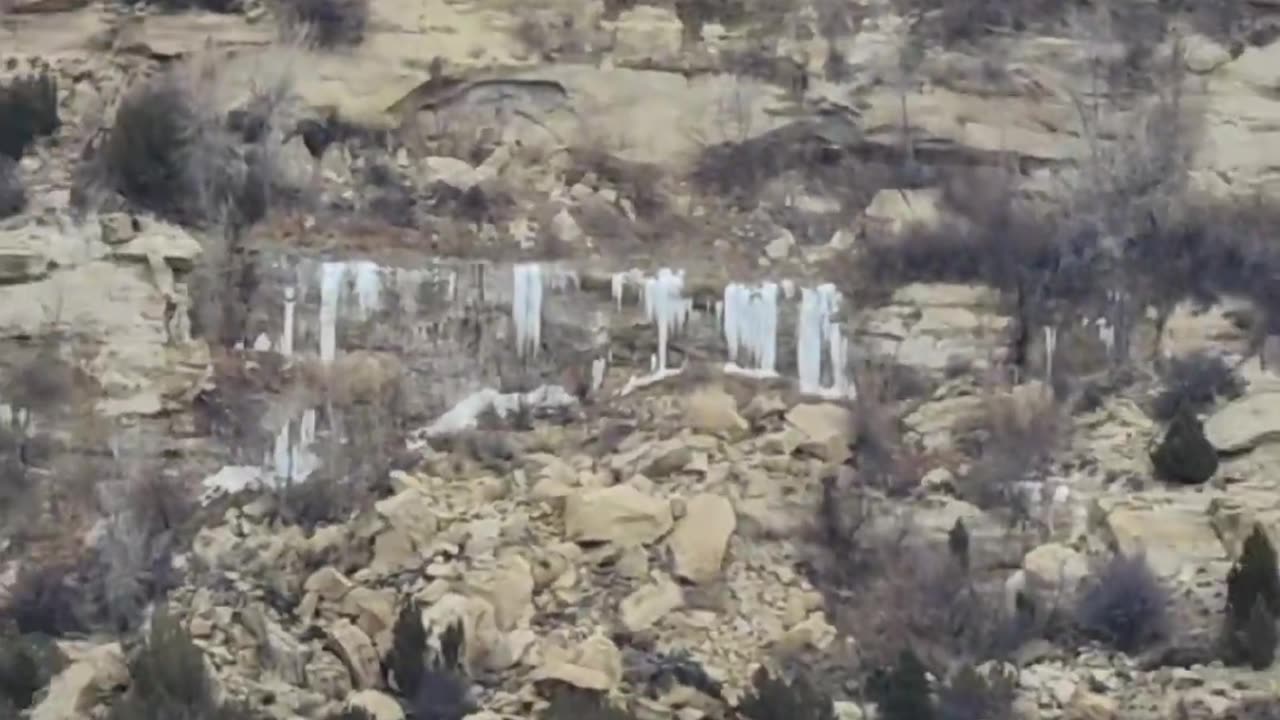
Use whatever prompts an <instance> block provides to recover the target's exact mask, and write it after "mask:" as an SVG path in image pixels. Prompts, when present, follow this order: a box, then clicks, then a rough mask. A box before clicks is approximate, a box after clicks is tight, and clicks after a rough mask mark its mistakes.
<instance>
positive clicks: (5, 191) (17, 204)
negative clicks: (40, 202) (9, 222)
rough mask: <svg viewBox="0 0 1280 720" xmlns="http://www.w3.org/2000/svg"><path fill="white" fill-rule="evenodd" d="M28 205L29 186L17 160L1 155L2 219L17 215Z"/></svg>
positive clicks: (0, 214) (0, 202)
mask: <svg viewBox="0 0 1280 720" xmlns="http://www.w3.org/2000/svg"><path fill="white" fill-rule="evenodd" d="M26 206H27V188H26V186H25V185H23V184H22V173H21V172H19V170H18V163H17V161H16V160H11V159H10V158H8V157H7V156H4V155H0V220H3V219H4V218H7V217H9V216H11V215H17V214H18V213H20V212H22V210H23V208H25V207H26Z"/></svg>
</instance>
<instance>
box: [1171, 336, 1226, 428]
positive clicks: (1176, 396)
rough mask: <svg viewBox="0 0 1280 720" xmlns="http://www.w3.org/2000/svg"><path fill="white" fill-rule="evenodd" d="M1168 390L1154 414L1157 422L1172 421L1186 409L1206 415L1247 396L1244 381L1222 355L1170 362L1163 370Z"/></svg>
mask: <svg viewBox="0 0 1280 720" xmlns="http://www.w3.org/2000/svg"><path fill="white" fill-rule="evenodd" d="M1160 379H1161V381H1162V383H1163V385H1164V388H1163V389H1162V390H1161V391H1160V394H1159V395H1157V396H1156V398H1155V401H1154V402H1153V404H1152V410H1153V413H1154V415H1155V417H1156V419H1157V420H1162V421H1166V422H1167V421H1169V420H1171V419H1173V417H1174V415H1176V414H1177V413H1178V411H1179V410H1180V409H1182V408H1186V409H1187V410H1190V411H1191V412H1192V413H1199V412H1203V411H1204V410H1207V409H1209V408H1210V407H1212V406H1213V404H1214V403H1215V402H1217V401H1218V400H1219V399H1222V400H1234V399H1236V398H1238V397H1240V395H1241V394H1242V393H1244V389H1245V384H1244V379H1243V378H1241V377H1240V375H1239V373H1237V372H1236V371H1235V369H1234V368H1232V367H1231V366H1230V365H1228V364H1227V361H1226V360H1224V359H1223V358H1222V357H1221V356H1220V355H1216V354H1213V353H1209V352H1206V351H1199V352H1194V353H1191V354H1190V355H1186V356H1183V357H1175V358H1170V359H1169V361H1168V363H1167V364H1165V365H1164V367H1163V368H1161V373H1160Z"/></svg>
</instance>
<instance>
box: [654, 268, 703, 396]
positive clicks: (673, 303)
mask: <svg viewBox="0 0 1280 720" xmlns="http://www.w3.org/2000/svg"><path fill="white" fill-rule="evenodd" d="M692 311H693V301H691V300H689V299H688V298H686V297H684V271H683V270H679V271H676V272H672V271H671V270H668V269H667V268H662V269H661V270H659V271H658V274H657V275H654V276H653V277H650V278H645V281H644V314H645V316H646V317H648V318H649V319H650V320H652V321H653V324H654V325H656V326H657V327H658V355H657V357H656V358H655V359H654V361H653V362H652V363H651V364H652V370H653V372H654V373H665V372H667V343H668V342H669V341H670V340H671V335H672V334H673V333H675V332H678V331H679V330H680V328H682V327H684V324H685V323H686V322H688V320H689V313H690V312H692Z"/></svg>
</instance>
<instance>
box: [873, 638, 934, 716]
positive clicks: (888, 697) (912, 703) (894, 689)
mask: <svg viewBox="0 0 1280 720" xmlns="http://www.w3.org/2000/svg"><path fill="white" fill-rule="evenodd" d="M925 672H926V671H925V667H924V663H922V662H920V658H919V657H917V656H916V654H915V653H914V652H913V651H912V650H911V649H909V648H908V649H905V650H903V651H902V652H901V653H900V654H899V655H898V662H897V663H895V664H894V666H893V668H891V669H890V670H889V671H888V672H887V673H884V674H882V675H881V676H880V677H878V678H875V680H874V685H873V687H872V688H871V695H872V697H873V699H874V700H875V701H876V703H877V704H878V705H879V709H880V716H881V717H882V718H884V720H933V717H934V709H933V698H932V697H931V696H930V694H929V678H928V676H927V675H926V674H925Z"/></svg>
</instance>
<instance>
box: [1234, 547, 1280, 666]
mask: <svg viewBox="0 0 1280 720" xmlns="http://www.w3.org/2000/svg"><path fill="white" fill-rule="evenodd" d="M1276 608H1280V570H1277V565H1276V550H1275V547H1273V546H1272V544H1271V540H1270V539H1269V538H1268V537H1267V533H1266V531H1265V530H1263V529H1262V526H1261V525H1254V527H1253V532H1251V533H1250V534H1249V537H1248V538H1246V539H1245V541H1244V547H1243V549H1242V551H1241V553H1240V558H1239V559H1238V560H1236V562H1235V564H1234V565H1233V566H1232V567H1231V571H1230V572H1229V573H1228V574H1227V607H1226V629H1225V633H1224V635H1225V637H1224V638H1223V640H1224V646H1225V647H1224V654H1225V655H1226V658H1225V659H1226V660H1227V661H1228V662H1233V663H1247V664H1249V665H1252V666H1253V667H1259V668H1261V667H1268V666H1269V665H1270V664H1271V662H1272V660H1273V659H1274V657H1275V649H1276V640H1277V638H1276V627H1275V622H1276Z"/></svg>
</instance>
